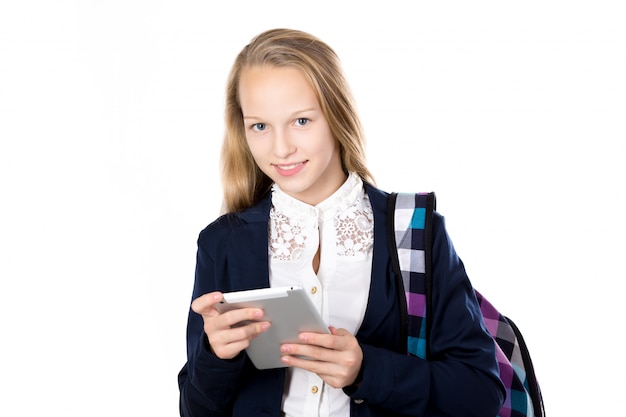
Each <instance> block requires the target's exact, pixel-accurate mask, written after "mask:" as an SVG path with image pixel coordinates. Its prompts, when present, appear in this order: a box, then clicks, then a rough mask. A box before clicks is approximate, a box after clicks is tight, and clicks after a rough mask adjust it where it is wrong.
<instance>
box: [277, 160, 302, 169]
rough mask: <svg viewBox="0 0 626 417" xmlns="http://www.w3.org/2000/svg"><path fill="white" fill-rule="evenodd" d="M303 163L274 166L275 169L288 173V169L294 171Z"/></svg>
mask: <svg viewBox="0 0 626 417" xmlns="http://www.w3.org/2000/svg"><path fill="white" fill-rule="evenodd" d="M303 163H304V162H296V163H295V164H289V165H279V164H276V165H275V166H276V168H278V169H282V170H283V171H289V170H290V169H294V168H297V167H299V166H300V165H302V164H303Z"/></svg>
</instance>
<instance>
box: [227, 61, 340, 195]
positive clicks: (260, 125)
mask: <svg viewBox="0 0 626 417" xmlns="http://www.w3.org/2000/svg"><path fill="white" fill-rule="evenodd" d="M239 100H240V103H241V109H242V112H243V122H244V127H245V131H246V140H247V142H248V146H249V148H250V152H251V153H252V156H253V157H254V160H255V162H256V164H257V165H258V166H259V168H260V169H261V171H263V172H264V173H265V175H267V176H268V177H270V178H271V179H272V181H274V182H275V183H276V184H278V186H279V187H280V188H281V189H282V190H283V191H284V192H286V193H287V194H289V195H290V196H292V197H294V198H297V199H298V200H301V201H303V202H305V203H307V204H310V205H316V204H318V203H320V202H322V201H323V200H325V199H326V198H327V197H329V196H330V195H331V194H333V193H334V192H335V191H336V190H337V189H338V188H339V187H340V186H341V185H342V184H343V182H344V181H345V179H346V175H345V173H344V172H343V170H342V168H341V157H340V155H339V145H338V143H337V141H336V140H335V139H334V138H333V135H332V133H331V131H330V127H329V126H328V122H327V121H326V118H325V117H324V115H323V114H322V109H321V108H320V105H319V102H318V100H317V97H316V96H315V93H314V91H313V89H312V88H311V86H310V85H309V83H308V82H307V80H306V79H305V78H304V75H303V74H302V72H301V71H300V70H298V69H296V68H285V67H283V68H278V67H271V66H263V67H253V68H248V69H246V70H244V71H243V72H242V73H241V77H240V79H239Z"/></svg>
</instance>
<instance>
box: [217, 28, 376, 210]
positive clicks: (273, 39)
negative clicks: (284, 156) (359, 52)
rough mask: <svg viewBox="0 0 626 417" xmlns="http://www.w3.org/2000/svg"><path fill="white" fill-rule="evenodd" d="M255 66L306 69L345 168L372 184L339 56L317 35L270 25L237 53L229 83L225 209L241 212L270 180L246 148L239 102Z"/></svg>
mask: <svg viewBox="0 0 626 417" xmlns="http://www.w3.org/2000/svg"><path fill="white" fill-rule="evenodd" d="M256 66H275V67H294V68H297V69H299V70H301V71H302V73H303V74H304V76H305V77H306V79H307V80H308V81H309V83H310V84H311V87H312V88H313V90H314V91H315V94H316V96H317V99H318V101H319V103H320V106H321V109H322V112H323V114H324V117H325V118H326V120H327V122H328V125H329V126H330V130H331V132H332V134H333V136H334V138H335V139H336V140H337V142H338V143H339V149H340V155H341V162H342V166H343V169H344V171H346V172H348V171H352V172H355V173H356V174H357V175H359V176H360V177H361V178H362V179H363V180H364V181H367V182H370V183H374V179H373V177H372V175H371V173H370V172H369V170H368V169H367V167H366V165H365V149H364V147H365V138H364V134H363V128H362V125H361V122H360V120H359V117H358V115H357V112H356V111H355V105H354V100H353V98H352V93H351V91H350V88H349V86H348V83H347V82H346V80H345V77H344V75H343V71H342V69H341V65H340V62H339V58H338V56H337V54H336V53H335V52H334V51H333V50H332V49H331V48H330V47H329V46H328V45H327V44H325V43H324V42H322V41H321V40H319V39H318V38H316V37H314V36H312V35H310V34H308V33H305V32H302V31H298V30H292V29H272V30H268V31H266V32H263V33H261V34H259V35H257V36H256V37H255V38H253V39H252V41H251V42H250V43H249V44H248V45H246V46H245V47H244V48H243V50H242V51H241V52H240V53H239V55H238V56H237V58H236V59H235V62H234V64H233V66H232V69H231V71H230V75H229V77H228V82H227V87H226V115H225V119H226V120H225V123H226V132H225V135H224V142H223V144H222V155H221V164H222V166H221V169H222V186H223V191H224V200H223V207H222V210H223V211H225V212H229V211H241V210H244V209H246V208H248V207H250V206H252V205H254V204H255V203H256V202H258V201H259V199H260V198H261V197H263V195H265V194H266V193H267V192H268V191H269V189H270V187H271V186H272V180H271V179H270V178H269V177H268V176H267V175H265V174H264V173H263V172H262V171H261V170H260V169H259V168H258V166H257V165H256V163H255V162H254V159H253V157H252V154H251V153H250V150H249V148H248V143H247V141H246V135H245V131H244V123H243V115H242V110H241V105H240V103H239V78H240V76H241V73H242V71H243V70H244V69H246V68H250V67H256Z"/></svg>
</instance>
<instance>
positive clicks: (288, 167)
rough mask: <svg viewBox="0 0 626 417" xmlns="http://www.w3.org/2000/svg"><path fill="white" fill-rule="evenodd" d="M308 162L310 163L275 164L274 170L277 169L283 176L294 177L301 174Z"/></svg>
mask: <svg viewBox="0 0 626 417" xmlns="http://www.w3.org/2000/svg"><path fill="white" fill-rule="evenodd" d="M307 162H308V161H302V162H295V163H293V164H274V168H276V171H278V173H279V174H281V175H284V176H292V175H296V174H297V173H298V172H300V171H301V170H302V168H304V165H305V164H306V163H307Z"/></svg>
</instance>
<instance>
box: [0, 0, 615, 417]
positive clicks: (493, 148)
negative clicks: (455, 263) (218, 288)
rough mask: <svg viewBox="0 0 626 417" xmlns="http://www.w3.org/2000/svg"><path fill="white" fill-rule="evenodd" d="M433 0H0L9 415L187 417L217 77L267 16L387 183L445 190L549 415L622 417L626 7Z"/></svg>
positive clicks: (217, 111) (214, 200) (451, 223)
mask: <svg viewBox="0 0 626 417" xmlns="http://www.w3.org/2000/svg"><path fill="white" fill-rule="evenodd" d="M430 3H431V2H429V3H428V4H421V3H417V2H411V3H409V2H399V1H393V0H391V1H385V2H353V3H349V2H340V1H332V2H327V1H317V2H312V3H310V4H306V3H305V4H301V3H297V2H296V3H294V2H291V1H285V2H271V1H269V2H268V1H264V2H256V1H254V2H253V1H246V2H209V1H171V0H161V1H121V0H119V1H107V2H90V1H78V0H66V1H55V2H51V1H43V0H42V1H19V2H18V1H10V0H0V138H1V145H0V192H1V198H2V200H1V203H0V210H1V215H0V278H1V281H0V323H1V328H0V331H1V336H0V337H1V340H2V342H1V346H2V354H1V355H0V381H1V383H2V386H1V389H0V398H1V399H0V415H3V416H38V415H43V414H48V415H58V416H66V417H69V416H164V417H165V416H168V417H171V416H175V415H177V413H178V408H177V407H178V405H177V402H178V388H177V382H176V375H177V373H178V370H179V369H180V367H181V366H182V365H183V363H184V361H185V325H186V314H187V308H188V304H189V301H190V300H189V297H190V294H191V287H192V284H193V272H194V265H195V250H196V238H197V235H198V232H199V231H200V230H201V229H202V228H203V227H204V226H205V225H206V224H208V223H209V222H210V221H211V220H213V219H214V218H215V216H216V215H217V214H218V209H219V204H220V201H219V196H220V184H219V177H218V167H217V161H218V153H219V144H220V141H221V137H222V132H223V123H222V122H223V100H224V84H225V80H226V76H227V72H228V70H229V68H230V65H231V63H232V61H233V59H234V57H235V55H236V54H237V52H238V51H239V50H240V49H241V48H242V47H243V46H244V45H245V44H246V43H247V42H248V41H249V40H250V39H251V38H252V37H253V36H254V35H256V34H257V33H258V32H261V31H263V30H265V29H269V28H272V27H291V28H298V29H303V30H306V31H309V32H311V33H313V34H315V35H317V36H319V37H321V38H322V39H323V40H325V41H327V42H328V43H329V44H330V45H331V46H333V47H334V48H335V49H336V51H337V52H338V53H339V55H340V57H341V58H342V61H343V63H344V66H345V70H346V73H347V76H348V79H349V81H350V82H351V85H352V87H353V90H354V94H355V96H356V98H357V102H358V106H359V110H360V113H361V116H362V118H363V121H364V124H365V128H366V132H367V135H368V157H369V162H370V165H371V168H372V170H373V172H374V174H375V176H376V178H377V182H378V185H379V186H380V187H382V188H384V189H386V190H394V191H418V190H419V191H425V190H434V191H436V192H437V194H438V203H439V205H438V207H439V211H440V212H441V213H442V214H444V215H445V216H446V219H447V226H448V230H449V233H450V235H451V237H452V240H453V241H454V242H455V245H456V247H457V250H458V252H459V254H460V255H461V257H462V258H463V260H464V262H465V264H466V267H467V270H468V272H469V274H470V278H471V279H472V281H473V283H474V284H475V286H476V287H477V288H478V289H479V290H480V291H481V292H482V293H483V294H485V295H486V296H487V298H489V299H491V301H492V302H493V303H494V304H495V305H496V306H497V307H499V308H500V309H501V310H502V311H503V312H504V313H506V314H507V315H509V316H511V317H512V318H514V319H515V321H516V322H517V324H518V325H519V326H520V327H521V329H522V330H523V332H524V334H525V335H526V339H527V343H528V344H529V347H530V350H531V353H532V355H533V359H534V360H535V365H536V368H537V374H538V376H539V379H540V383H541V384H542V389H543V391H544V396H545V401H546V407H547V412H548V415H550V416H559V415H561V416H590V415H617V412H614V411H613V410H614V409H615V408H617V407H620V408H618V409H621V407H622V405H621V403H622V401H621V398H620V396H621V394H622V392H623V391H624V388H626V386H625V385H624V382H623V381H624V378H623V374H624V372H626V368H625V366H624V363H623V359H622V356H623V355H622V354H621V353H622V351H623V344H622V342H623V340H624V338H623V335H622V332H623V327H624V326H623V320H622V319H623V317H624V308H623V302H622V298H623V297H622V296H621V294H620V292H618V291H617V288H618V287H617V285H618V284H620V282H621V281H623V280H624V278H626V274H625V273H624V269H623V266H624V262H623V259H624V250H625V249H626V247H625V245H624V236H625V234H626V223H625V221H624V213H625V212H626V201H625V198H624V195H623V191H624V178H626V176H625V175H624V174H625V173H626V172H625V171H626V170H625V169H624V158H625V157H626V152H625V145H624V143H625V140H626V123H625V116H626V81H625V80H626V77H624V74H626V29H625V27H626V26H625V25H624V21H626V15H625V13H624V10H623V9H621V8H619V7H618V3H619V2H618V1H614V2H608V1H601V0H600V1H593V2H591V1H588V2H583V1H549V0H547V1H525V2H522V3H513V2H502V1H478V2H461V1H452V2H437V4H436V5H433V4H430ZM409 4H413V6H411V8H409V7H408V5H409ZM613 377H614V378H613ZM609 378H611V380H609Z"/></svg>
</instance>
